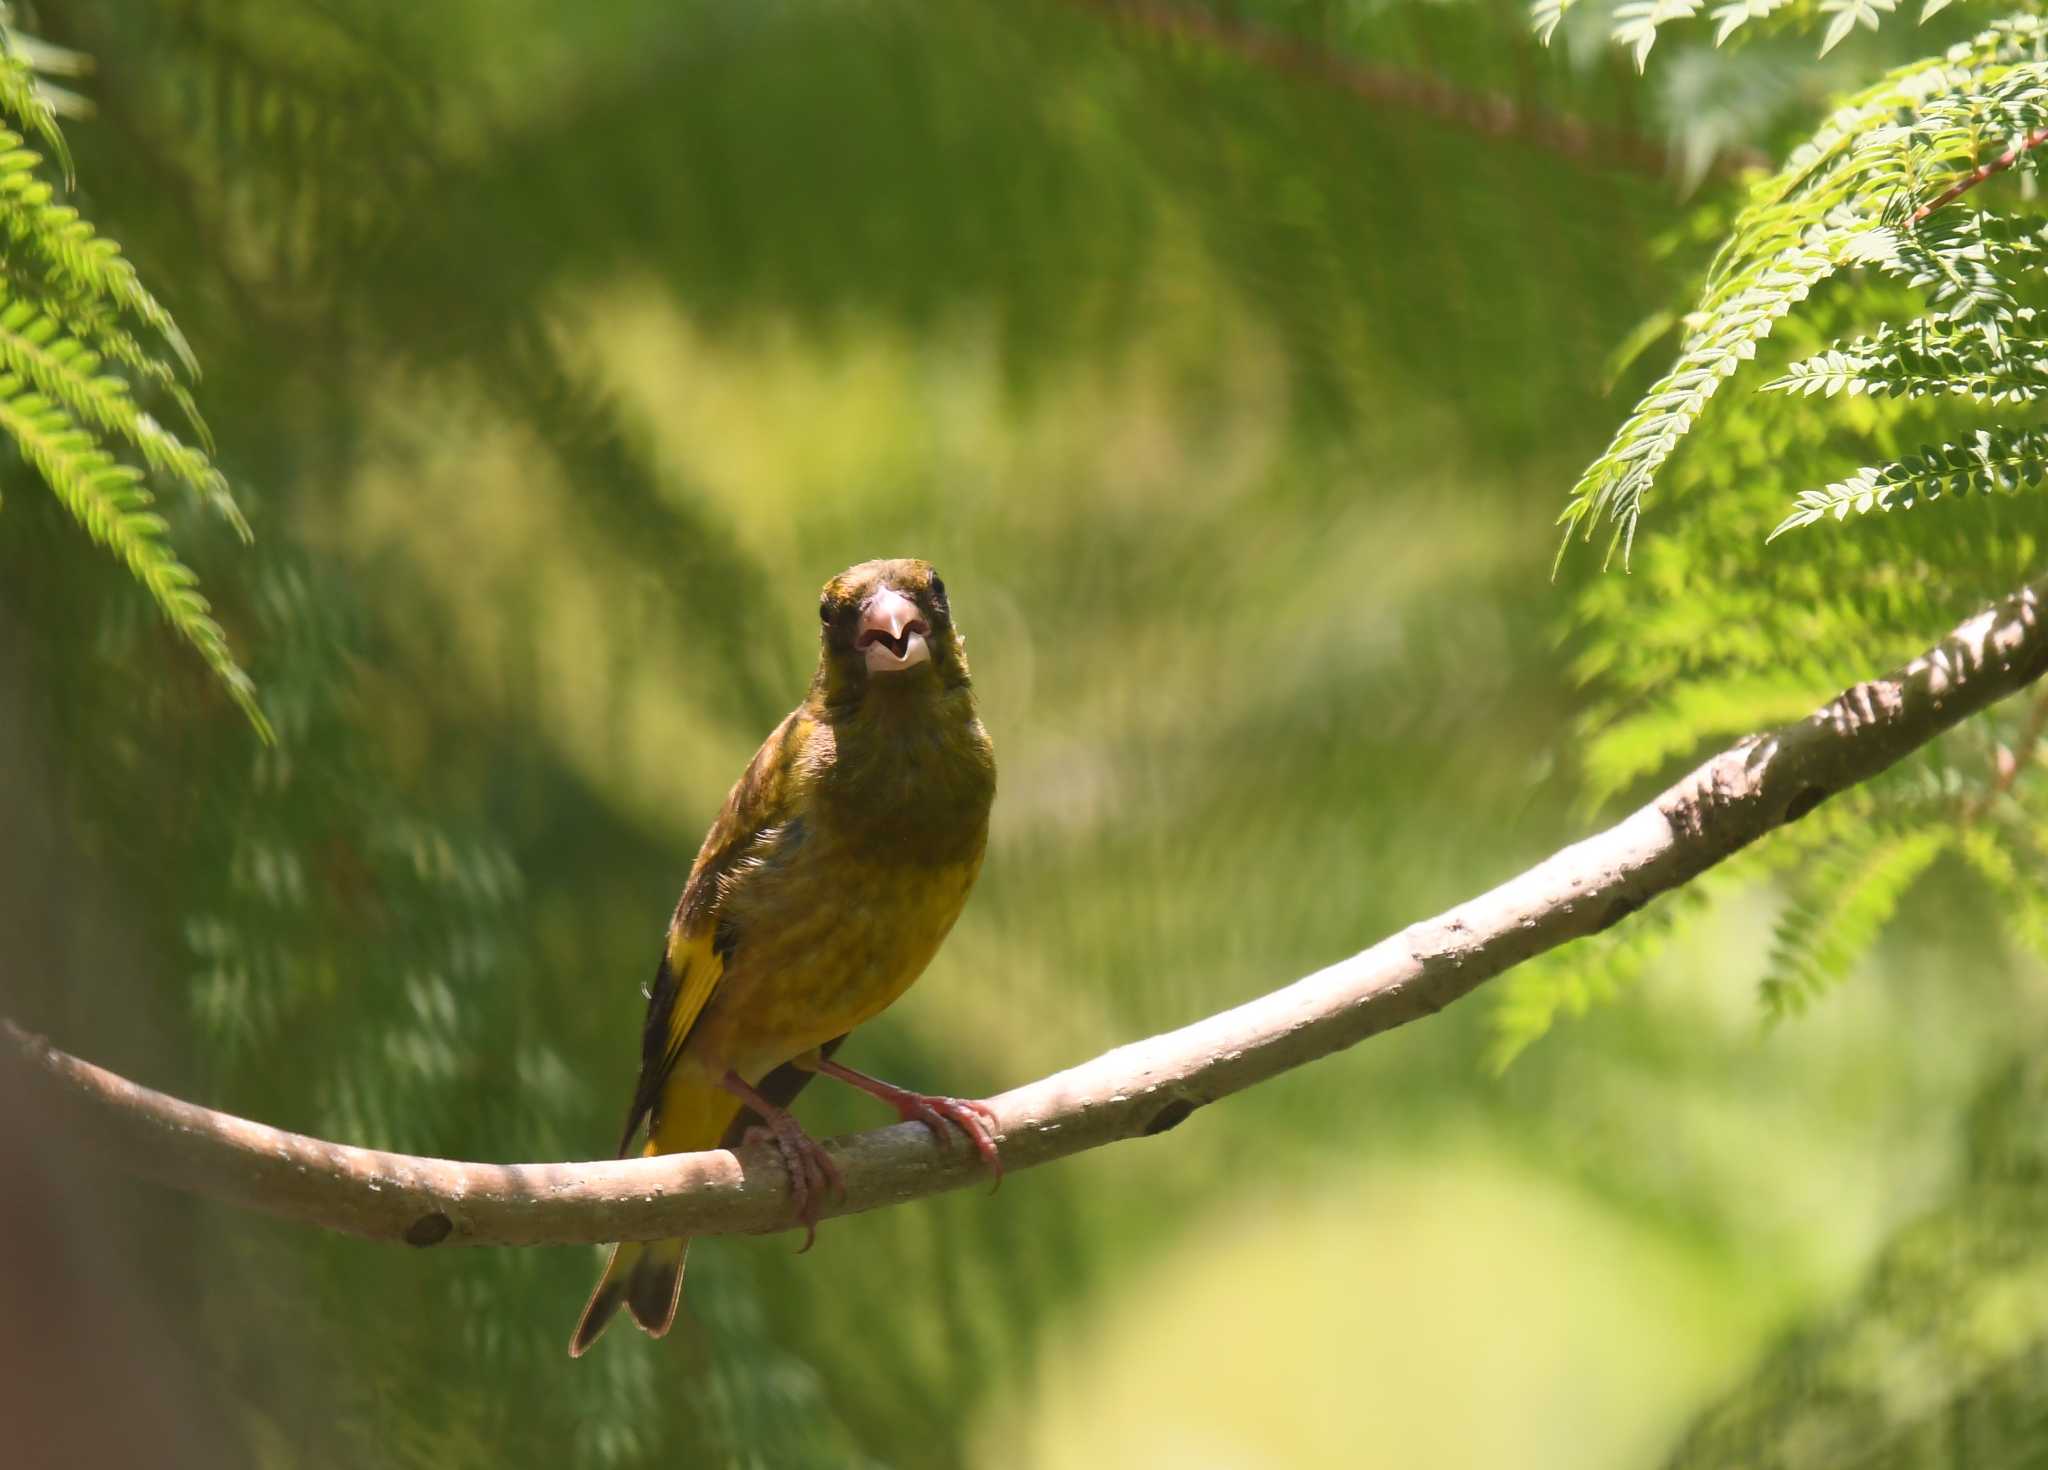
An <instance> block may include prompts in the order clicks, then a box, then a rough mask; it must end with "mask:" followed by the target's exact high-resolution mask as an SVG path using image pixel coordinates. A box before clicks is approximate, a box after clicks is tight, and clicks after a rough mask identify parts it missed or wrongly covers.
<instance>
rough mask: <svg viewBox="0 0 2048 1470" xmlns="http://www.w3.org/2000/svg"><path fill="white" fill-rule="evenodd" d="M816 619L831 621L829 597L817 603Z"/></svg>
mask: <svg viewBox="0 0 2048 1470" xmlns="http://www.w3.org/2000/svg"><path fill="white" fill-rule="evenodd" d="M818 621H819V622H821V623H829V622H831V621H832V602H831V599H830V598H827V599H826V600H825V601H823V602H820V603H819V604H818Z"/></svg>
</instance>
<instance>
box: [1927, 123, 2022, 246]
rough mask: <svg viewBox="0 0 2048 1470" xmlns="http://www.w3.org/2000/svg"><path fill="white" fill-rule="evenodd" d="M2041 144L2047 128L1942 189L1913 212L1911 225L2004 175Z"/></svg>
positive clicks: (1979, 165)
mask: <svg viewBox="0 0 2048 1470" xmlns="http://www.w3.org/2000/svg"><path fill="white" fill-rule="evenodd" d="M2043 143H2048V128H2037V129H2035V130H2034V131H2033V132H2031V133H2029V134H2027V135H2026V137H2024V138H2022V139H2020V140H2019V142H2017V143H2015V144H2013V145H2012V147H2010V148H2008V149H2006V150H2005V152H2003V153H2001V154H1999V155H1998V157H1996V158H1994V159H1992V160H1991V162H1989V163H1980V164H1978V165H1977V166H1976V167H1975V168H1973V169H1971V170H1970V171H1969V172H1968V173H1966V174H1964V175H1963V176H1962V177H1961V178H1959V179H1957V180H1956V181H1955V182H1954V183H1953V184H1950V185H1949V186H1948V187H1947V188H1946V189H1943V190H1942V191H1941V192H1940V193H1939V194H1937V195H1935V196H1934V197H1933V198H1932V199H1930V200H1928V201H1927V202H1926V203H1925V204H1923V205H1921V206H1920V207H1919V208H1918V209H1916V210H1914V211H1913V216H1912V220H1911V223H1913V224H1916V225H1917V224H1919V223H1920V221H1922V220H1923V219H1926V218H1927V216H1928V215H1930V214H1932V213H1934V211H1935V210H1937V209H1939V208H1941V207H1942V206H1943V205H1944V204H1952V203H1954V202H1955V201H1956V200H1957V199H1960V198H1961V197H1962V196H1963V195H1965V194H1967V193H1969V192H1970V191H1971V190H1972V189H1974V188H1976V187H1977V186H1978V185H1979V184H1981V183H1983V182H1984V181H1985V180H1986V179H1988V178H1990V177H1991V176H1992V175H1993V174H2002V173H2004V172H2005V171H2006V170H2007V169H2009V168H2011V167H2012V166H2013V165H2014V164H2016V163H2018V162H2019V161H2020V159H2021V158H2022V157H2023V156H2024V155H2026V154H2028V153H2031V152H2032V151H2033V150H2034V149H2036V148H2039V147H2040V146H2041V145H2042V144H2043Z"/></svg>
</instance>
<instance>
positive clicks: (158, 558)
mask: <svg viewBox="0 0 2048 1470" xmlns="http://www.w3.org/2000/svg"><path fill="white" fill-rule="evenodd" d="M0 433H5V434H6V435H7V437H8V438H10V439H12V440H13V441H14V442H15V444H16V445H17V446H18V447H19V448H20V450H21V454H22V457H23V458H24V459H26V460H27V461H28V462H29V463H30V464H32V465H34V466H35V468H36V470H37V472H38V473H39V474H41V476H42V477H43V479H44V480H45V481H46V482H47V483H48V484H49V486H50V488H51V489H52V490H54V491H55V492H56V494H57V499H58V501H59V502H60V503H62V505H63V506H64V508H65V509H66V510H68V511H69V512H70V513H71V515H72V518H73V519H74V520H76V521H77V522H78V523H79V525H81V526H83V527H84V528H85V530H86V532H87V534H88V535H90V536H91V537H92V539H93V540H95V541H97V542H98V543H99V544H100V545H102V546H104V547H106V548H107V549H108V550H109V551H111V552H113V553H114V554H115V555H116V556H118V557H119V558H120V559H121V560H122V562H124V563H125V564H126V565H127V567H128V570H129V571H130V572H131V573H133V574H134V577H135V579H136V580H137V581H138V582H140V583H141V584H142V585H143V586H144V587H145V588H147V589H148V591H149V595H150V596H151V597H152V598H153V599H154V600H155V602H156V605H157V607H158V609H159V610H160V611H161V612H162V613H163V615H164V617H165V619H166V620H167V621H168V622H169V623H170V625H171V626H172V628H174V629H176V630H177V632H178V634H179V636H181V637H182V638H184V639H185V641H186V642H187V643H190V644H191V645H192V647H193V648H194V649H196V650H197V651H198V653H199V656H200V657H201V658H202V659H204V660H205V661H206V664H207V667H209V668H210V669H212V670H213V672H214V674H215V675H216V676H217V677H218V678H219V679H220V681H221V682H222V683H223V684H225V685H226V686H227V689H228V693H229V694H230V695H231V696H232V697H233V698H234V700H235V702H236V703H237V704H238V705H240V706H241V707H242V711H243V713H244V714H246V715H247V716H248V717H249V720H250V722H251V723H252V724H253V725H255V727H256V728H257V730H258V731H259V732H260V733H261V734H262V735H263V738H264V739H265V740H268V739H270V738H271V730H270V723H269V721H268V720H267V719H266V718H265V717H264V714H263V711H262V709H261V707H259V706H258V705H257V703H256V690H255V685H254V684H253V683H252V681H251V680H250V678H249V676H248V674H247V673H245V672H244V671H243V669H242V666H241V665H240V664H239V663H237V662H236V661H235V656H234V653H233V651H232V650H230V649H229V647H228V641H227V635H226V634H225V633H224V632H222V630H221V626H220V624H219V623H217V622H215V621H214V620H213V616H212V610H211V609H210V608H209V607H208V605H207V602H206V599H205V598H204V597H203V596H201V595H200V593H199V590H198V582H199V579H198V577H197V576H196V575H194V573H193V572H192V569H191V568H189V567H187V566H186V565H185V564H184V563H183V562H182V561H180V560H179V559H178V556H177V553H176V552H174V551H173V550H172V549H171V547H170V545H169V543H168V542H167V541H166V540H165V539H164V533H165V530H166V529H167V528H166V526H165V523H164V519H163V517H162V516H160V515H158V514H157V513H156V512H155V511H153V510H152V509H151V508H150V506H151V504H152V500H151V497H150V494H149V491H148V490H147V489H146V488H145V487H144V486H143V484H142V473H141V471H139V470H137V469H136V468H135V467H134V466H132V465H125V464H122V463H121V462H120V461H119V460H117V459H115V458H114V456H113V455H111V454H109V453H108V452H107V451H106V450H105V449H102V448H101V447H100V446H99V445H98V443H97V442H96V441H95V440H94V438H93V436H92V435H91V434H89V433H87V432H86V431H85V430H83V429H81V428H80V427H79V426H78V424H77V422H76V421H75V420H73V419H72V418H71V416H70V415H69V414H67V413H66V412H65V411H64V410H63V408H62V407H60V406H59V405H58V404H56V403H53V402H52V401H51V400H50V399H49V398H48V397H46V396H44V395H43V394H41V393H39V392H37V391H35V389H34V387H33V386H32V385H31V384H30V383H28V382H27V381H25V380H24V379H23V377H22V376H21V375H20V374H19V373H14V372H5V373H0Z"/></svg>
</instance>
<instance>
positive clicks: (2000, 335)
mask: <svg viewBox="0 0 2048 1470" xmlns="http://www.w3.org/2000/svg"><path fill="white" fill-rule="evenodd" d="M1763 391H1765V392H1777V393H1793V394H1799V395H1801V396H1804V397H1808V398H1810V397H1813V396H1814V395H1816V394H1820V395H1823V396H1825V397H1828V398H1833V397H1835V396H1837V395H1838V394H1844V393H1846V394H1851V395H1854V394H1859V393H1861V394H1868V395H1870V396H1871V397H1876V398H1928V397H1937V396H1944V397H1962V398H1973V399H1975V400H1976V401H1977V402H1979V403H1983V404H1986V405H1991V406H1996V405H2000V404H2007V403H2025V402H2033V401H2035V400H2037V399H2039V398H2041V397H2043V396H2048V318H2044V317H2043V316H2042V314H2041V313H2039V312H2037V311H2036V310H2035V309H2034V308H2033V307H2017V308H2015V309H2014V311H2013V312H2012V314H2011V318H2010V319H2009V320H2008V321H2007V322H2006V323H2004V325H2003V329H2002V330H1993V329H1991V328H1990V326H1989V324H1986V323H1978V322H1965V323H1957V322H1952V321H1946V320H1942V319H1938V318H1931V317H1930V318H1922V319H1921V320H1919V321H1915V322H1911V323H1908V324H1906V325H1903V326H1899V325H1894V324H1892V323H1890V322H1887V323H1885V324H1883V325H1882V326H1880V327H1879V328H1878V329H1877V330H1876V331H1875V332H1872V333H1870V334H1869V335H1868V336H1864V337H1859V338H1857V339H1856V340H1854V341H1852V342H1847V343H1843V344H1840V345H1838V346H1834V347H1830V348H1828V349H1827V350H1826V351H1824V352H1819V353H1816V354H1814V355H1813V356H1812V357H1808V358H1805V359H1803V360H1801V361H1799V362H1795V363H1793V364H1792V365H1791V366H1789V367H1788V368H1786V369H1785V371H1784V373H1783V374H1782V375H1781V376H1779V377H1777V378H1773V379H1772V380H1771V381H1770V382H1768V383H1765V384H1764V385H1763Z"/></svg>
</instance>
